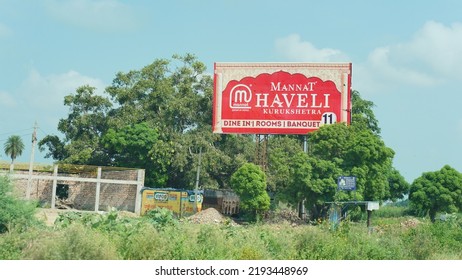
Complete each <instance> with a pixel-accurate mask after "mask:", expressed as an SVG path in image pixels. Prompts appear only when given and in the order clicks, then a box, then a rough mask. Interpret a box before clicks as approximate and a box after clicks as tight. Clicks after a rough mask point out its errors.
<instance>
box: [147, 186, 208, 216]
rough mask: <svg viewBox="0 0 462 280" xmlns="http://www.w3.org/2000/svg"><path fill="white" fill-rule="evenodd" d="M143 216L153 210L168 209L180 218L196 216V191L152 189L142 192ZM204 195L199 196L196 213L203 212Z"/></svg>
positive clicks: (200, 193)
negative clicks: (187, 215) (186, 215)
mask: <svg viewBox="0 0 462 280" xmlns="http://www.w3.org/2000/svg"><path fill="white" fill-rule="evenodd" d="M141 192H142V195H141V215H144V214H145V213H146V212H147V211H149V210H151V209H155V208H157V207H159V208H167V209H169V210H171V211H172V212H173V213H175V214H177V215H178V216H183V215H184V214H194V202H195V197H196V196H195V194H194V191H190V190H165V189H150V188H145V189H143V190H141ZM202 199H203V194H202V192H199V193H198V194H197V202H196V211H197V212H199V211H201V210H202Z"/></svg>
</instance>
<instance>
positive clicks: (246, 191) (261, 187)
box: [231, 163, 270, 213]
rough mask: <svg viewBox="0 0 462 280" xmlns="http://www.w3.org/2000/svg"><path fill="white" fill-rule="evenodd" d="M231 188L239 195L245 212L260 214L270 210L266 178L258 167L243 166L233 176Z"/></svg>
mask: <svg viewBox="0 0 462 280" xmlns="http://www.w3.org/2000/svg"><path fill="white" fill-rule="evenodd" d="M231 186H232V188H233V190H234V191H235V192H236V193H237V194H238V195H239V197H240V200H241V208H242V209H243V210H248V211H252V212H253V211H255V213H258V212H262V211H266V210H268V209H269V206H270V197H269V195H268V193H267V192H266V176H265V173H264V172H263V171H262V170H261V169H260V167H258V166H257V165H255V164H253V163H246V164H244V165H242V166H241V167H240V168H239V169H238V170H237V171H236V172H235V173H234V174H233V175H232V177H231Z"/></svg>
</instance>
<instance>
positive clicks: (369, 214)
mask: <svg viewBox="0 0 462 280" xmlns="http://www.w3.org/2000/svg"><path fill="white" fill-rule="evenodd" d="M371 218H372V210H367V228H370V227H371Z"/></svg>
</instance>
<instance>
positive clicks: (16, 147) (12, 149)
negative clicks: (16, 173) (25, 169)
mask: <svg viewBox="0 0 462 280" xmlns="http://www.w3.org/2000/svg"><path fill="white" fill-rule="evenodd" d="M3 148H4V151H5V154H6V155H7V156H9V157H10V158H11V166H10V169H14V160H15V159H16V158H17V157H18V156H20V155H22V152H23V151H24V143H23V142H22V139H21V137H20V136H18V135H11V136H10V137H8V139H7V140H6V142H5V144H4V146H3Z"/></svg>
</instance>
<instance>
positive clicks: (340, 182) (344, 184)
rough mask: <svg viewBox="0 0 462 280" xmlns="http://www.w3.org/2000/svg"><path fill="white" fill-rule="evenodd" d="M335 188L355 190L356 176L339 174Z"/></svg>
mask: <svg viewBox="0 0 462 280" xmlns="http://www.w3.org/2000/svg"><path fill="white" fill-rule="evenodd" d="M337 189H338V190H340V191H354V190H356V177H354V176H340V177H338V179H337Z"/></svg>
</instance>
